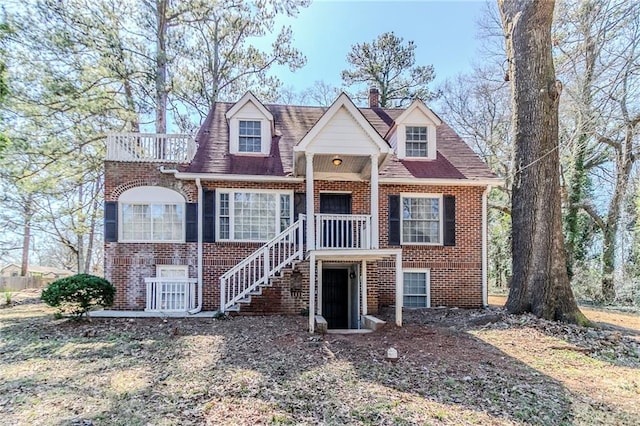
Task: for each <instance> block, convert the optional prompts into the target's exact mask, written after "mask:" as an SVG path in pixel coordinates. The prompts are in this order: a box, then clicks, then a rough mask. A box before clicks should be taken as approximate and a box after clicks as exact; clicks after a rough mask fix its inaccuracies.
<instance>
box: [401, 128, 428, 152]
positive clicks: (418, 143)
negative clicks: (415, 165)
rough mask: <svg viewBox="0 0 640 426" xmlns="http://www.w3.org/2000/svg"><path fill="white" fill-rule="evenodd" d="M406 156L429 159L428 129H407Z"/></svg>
mask: <svg viewBox="0 0 640 426" xmlns="http://www.w3.org/2000/svg"><path fill="white" fill-rule="evenodd" d="M405 149H406V156H407V157H427V155H428V154H427V152H428V151H427V128H426V126H425V127H419V126H407V128H406V148H405Z"/></svg>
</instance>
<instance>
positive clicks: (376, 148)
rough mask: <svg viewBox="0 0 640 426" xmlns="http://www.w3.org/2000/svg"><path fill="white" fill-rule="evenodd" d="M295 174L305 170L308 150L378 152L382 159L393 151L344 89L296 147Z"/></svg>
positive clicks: (356, 153)
mask: <svg viewBox="0 0 640 426" xmlns="http://www.w3.org/2000/svg"><path fill="white" fill-rule="evenodd" d="M293 150H294V157H295V159H294V164H296V165H297V166H296V174H302V172H303V171H304V156H305V153H312V154H314V155H318V156H320V157H323V158H324V157H327V156H329V157H331V156H335V155H340V156H351V157H357V156H362V157H366V156H371V155H378V156H379V162H382V161H383V160H384V158H386V154H388V153H389V152H391V148H390V146H389V144H388V143H387V141H385V140H384V138H383V137H382V136H381V135H380V133H378V131H376V129H375V128H374V127H373V126H372V124H371V123H370V122H369V120H367V118H366V117H365V116H364V115H363V114H362V111H361V110H360V109H358V107H356V106H355V104H354V103H353V101H352V100H351V99H350V98H349V96H347V94H345V93H344V92H343V93H341V94H340V96H338V98H337V99H336V100H335V101H334V102H333V103H332V104H331V106H330V107H329V108H328V109H327V110H326V111H325V112H324V113H323V114H322V116H321V117H320V118H319V119H318V121H317V122H316V123H315V124H314V125H313V127H311V128H310V129H309V131H308V132H307V133H306V134H305V135H304V137H303V138H302V139H301V140H300V141H298V143H297V144H296V145H295V146H294V147H293Z"/></svg>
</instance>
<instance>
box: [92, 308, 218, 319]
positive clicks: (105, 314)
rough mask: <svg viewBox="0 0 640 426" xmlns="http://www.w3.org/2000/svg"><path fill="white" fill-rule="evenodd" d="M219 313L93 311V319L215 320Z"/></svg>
mask: <svg viewBox="0 0 640 426" xmlns="http://www.w3.org/2000/svg"><path fill="white" fill-rule="evenodd" d="M216 314H217V311H206V312H205V311H201V312H198V313H197V314H193V315H190V314H189V313H188V312H146V311H109V310H102V311H92V312H90V314H89V316H91V318H214V317H215V316H216Z"/></svg>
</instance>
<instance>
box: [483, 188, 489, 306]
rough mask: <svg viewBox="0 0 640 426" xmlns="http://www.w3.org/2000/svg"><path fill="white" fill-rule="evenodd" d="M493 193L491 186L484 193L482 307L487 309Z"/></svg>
mask: <svg viewBox="0 0 640 426" xmlns="http://www.w3.org/2000/svg"><path fill="white" fill-rule="evenodd" d="M489 191H491V186H490V185H489V186H487V189H485V190H484V192H483V193H482V306H484V307H487V305H488V304H489V301H488V276H487V273H488V271H487V255H488V253H487V226H488V217H487V206H488V203H487V196H488V194H489Z"/></svg>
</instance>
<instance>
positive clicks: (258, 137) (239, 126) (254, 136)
mask: <svg viewBox="0 0 640 426" xmlns="http://www.w3.org/2000/svg"><path fill="white" fill-rule="evenodd" d="M243 122H244V123H258V129H259V130H260V134H259V135H257V136H256V135H247V134H244V135H243V134H241V133H240V128H241V127H242V123H243ZM243 137H245V138H247V137H248V138H256V139H258V140H259V149H258V150H257V151H243V150H241V149H240V138H243ZM238 152H241V153H243V154H257V153H261V152H262V122H261V120H250V119H240V120H238Z"/></svg>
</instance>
